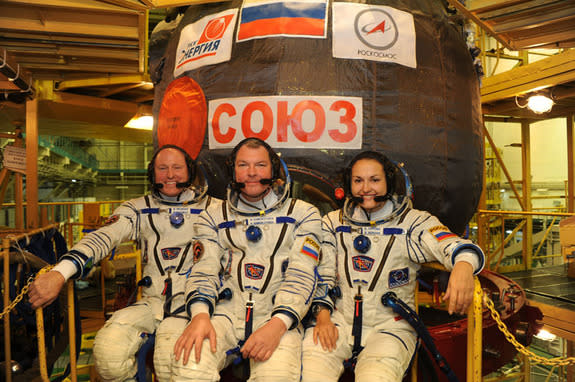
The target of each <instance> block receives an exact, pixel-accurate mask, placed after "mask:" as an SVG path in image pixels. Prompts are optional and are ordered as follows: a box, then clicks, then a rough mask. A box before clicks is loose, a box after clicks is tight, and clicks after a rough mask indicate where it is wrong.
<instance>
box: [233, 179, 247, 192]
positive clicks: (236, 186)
mask: <svg viewBox="0 0 575 382" xmlns="http://www.w3.org/2000/svg"><path fill="white" fill-rule="evenodd" d="M231 186H232V189H234V190H236V191H239V190H241V189H242V188H244V187H246V184H245V183H243V182H236V181H232V182H231Z"/></svg>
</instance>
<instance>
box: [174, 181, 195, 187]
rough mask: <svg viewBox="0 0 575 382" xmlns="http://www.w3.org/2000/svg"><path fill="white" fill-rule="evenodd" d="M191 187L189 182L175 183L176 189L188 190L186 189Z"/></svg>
mask: <svg viewBox="0 0 575 382" xmlns="http://www.w3.org/2000/svg"><path fill="white" fill-rule="evenodd" d="M191 185H192V182H190V181H187V182H182V183H180V182H177V183H176V187H177V188H188V187H190V186H191Z"/></svg>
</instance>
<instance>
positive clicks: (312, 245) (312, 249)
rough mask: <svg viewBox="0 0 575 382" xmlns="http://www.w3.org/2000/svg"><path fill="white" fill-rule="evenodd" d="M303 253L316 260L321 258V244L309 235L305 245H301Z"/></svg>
mask: <svg viewBox="0 0 575 382" xmlns="http://www.w3.org/2000/svg"><path fill="white" fill-rule="evenodd" d="M300 252H301V253H303V254H304V255H306V256H309V257H311V258H312V259H314V260H315V261H318V259H319V245H318V244H317V243H316V242H315V241H314V240H313V239H310V238H309V237H308V238H306V239H305V241H304V242H303V246H302V247H301V251H300Z"/></svg>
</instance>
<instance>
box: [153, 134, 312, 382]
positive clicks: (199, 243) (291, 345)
mask: <svg viewBox="0 0 575 382" xmlns="http://www.w3.org/2000/svg"><path fill="white" fill-rule="evenodd" d="M228 166H229V168H230V172H231V174H230V175H231V176H232V182H231V184H230V188H229V190H228V198H227V200H226V201H225V202H224V203H223V205H222V206H215V207H213V208H212V206H210V207H209V208H207V209H206V210H205V211H204V212H203V213H202V214H201V215H200V219H199V221H198V223H197V224H196V225H195V227H194V229H195V232H196V233H195V235H194V238H195V239H196V242H195V244H194V245H195V246H196V248H197V252H196V253H197V259H198V261H197V262H196V263H195V264H194V266H193V268H192V272H191V273H190V276H189V279H188V282H187V284H186V295H187V299H186V304H187V305H186V307H187V311H188V314H189V315H190V318H191V322H189V324H188V321H187V320H182V319H177V318H170V319H168V320H166V321H164V323H162V325H161V326H160V328H159V329H158V332H157V337H156V340H157V347H156V353H155V354H157V353H158V352H160V350H159V349H160V348H159V347H158V346H162V345H161V344H164V345H163V346H162V347H161V349H162V350H161V353H162V354H165V352H167V351H168V349H169V350H171V351H172V354H171V357H172V359H173V363H172V365H171V367H172V370H171V371H170V372H171V373H172V374H171V380H172V381H218V380H219V379H220V376H219V371H220V370H222V369H223V368H224V367H225V366H226V363H227V362H228V361H230V358H233V357H236V359H238V357H243V358H244V359H249V373H250V377H249V378H250V379H249V380H250V381H299V378H300V370H301V339H302V330H301V325H300V321H301V319H302V318H303V317H304V315H305V314H306V312H307V310H308V308H309V304H310V303H311V299H312V296H313V291H314V287H315V270H316V266H317V262H318V257H319V249H320V248H319V243H320V235H321V218H320V215H319V211H318V210H317V208H316V207H314V206H312V205H310V204H308V203H306V202H303V201H301V200H296V199H291V198H290V197H289V187H290V185H291V180H290V177H289V174H288V172H287V166H285V164H284V163H283V162H282V161H281V160H280V159H279V158H278V156H277V155H276V154H275V153H274V151H273V150H272V149H271V148H270V147H269V146H268V145H267V143H265V142H263V141H261V140H259V139H256V138H248V139H245V140H244V141H242V142H240V143H239V144H238V145H237V146H236V147H235V149H234V150H233V152H232V154H231V157H230V160H229V161H228ZM223 292H227V293H228V296H227V298H220V299H219V301H218V302H217V304H216V300H217V299H218V295H222V294H223ZM182 332H183V334H182ZM180 335H181V336H180ZM174 343H175V346H174ZM164 346H165V347H164ZM156 368H157V363H156ZM166 374H168V373H166Z"/></svg>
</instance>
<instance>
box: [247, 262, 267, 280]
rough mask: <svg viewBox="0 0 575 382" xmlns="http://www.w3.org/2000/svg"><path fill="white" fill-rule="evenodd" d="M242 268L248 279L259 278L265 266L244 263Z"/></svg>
mask: <svg viewBox="0 0 575 382" xmlns="http://www.w3.org/2000/svg"><path fill="white" fill-rule="evenodd" d="M244 269H245V273H246V277H247V278H248V279H252V280H261V278H262V277H263V275H264V269H266V268H265V267H264V266H263V265H260V264H254V263H248V264H245V265H244Z"/></svg>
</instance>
